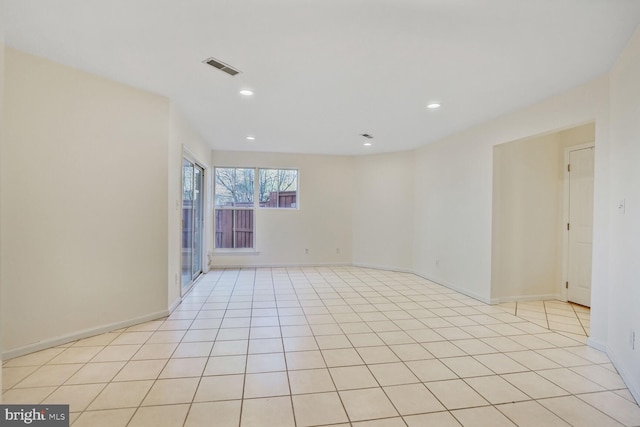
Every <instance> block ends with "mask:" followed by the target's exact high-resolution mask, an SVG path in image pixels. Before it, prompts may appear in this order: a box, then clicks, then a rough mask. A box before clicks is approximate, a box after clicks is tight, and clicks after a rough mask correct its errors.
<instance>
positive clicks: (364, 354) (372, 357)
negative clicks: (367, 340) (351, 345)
mask: <svg viewBox="0 0 640 427" xmlns="http://www.w3.org/2000/svg"><path fill="white" fill-rule="evenodd" d="M409 345H410V344H409ZM414 345H417V344H414ZM423 350H424V349H423ZM357 351H358V354H360V357H361V358H362V360H364V362H365V363H367V364H372V363H388V362H397V361H399V360H400V359H398V356H396V355H395V353H394V352H393V351H391V349H390V348H389V347H387V346H375V347H361V348H358V349H357Z"/></svg>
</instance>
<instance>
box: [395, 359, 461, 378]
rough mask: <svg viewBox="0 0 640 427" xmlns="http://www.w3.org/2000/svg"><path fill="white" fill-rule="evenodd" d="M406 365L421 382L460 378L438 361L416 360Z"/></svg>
mask: <svg viewBox="0 0 640 427" xmlns="http://www.w3.org/2000/svg"><path fill="white" fill-rule="evenodd" d="M406 365H407V366H408V367H409V369H411V371H412V372H413V373H414V374H415V375H416V376H417V377H418V379H419V380H420V381H423V382H428V381H440V380H449V379H454V378H458V376H457V375H456V374H455V373H454V372H453V371H452V370H451V369H449V368H448V367H447V366H446V365H445V364H444V363H442V362H441V361H440V360H438V359H429V360H416V361H412V362H407V363H406Z"/></svg>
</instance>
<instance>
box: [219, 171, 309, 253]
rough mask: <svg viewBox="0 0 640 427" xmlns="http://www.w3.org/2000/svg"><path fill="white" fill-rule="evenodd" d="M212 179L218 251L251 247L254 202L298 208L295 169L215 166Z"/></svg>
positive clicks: (252, 242)
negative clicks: (213, 179) (256, 183)
mask: <svg viewBox="0 0 640 427" xmlns="http://www.w3.org/2000/svg"><path fill="white" fill-rule="evenodd" d="M214 177H215V186H214V205H215V207H214V215H215V221H214V222H215V247H216V248H218V249H242V248H245V249H252V248H254V234H255V230H254V214H255V206H256V203H255V200H256V199H257V200H258V203H259V206H260V207H261V208H282V209H292V208H293V209H295V208H297V207H298V171H297V170H296V169H256V168H224V167H223V168H219V167H216V168H215V169H214ZM256 180H257V181H258V185H257V186H256V185H255V181H256ZM256 187H257V188H256Z"/></svg>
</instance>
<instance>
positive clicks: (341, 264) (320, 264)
mask: <svg viewBox="0 0 640 427" xmlns="http://www.w3.org/2000/svg"><path fill="white" fill-rule="evenodd" d="M352 265H353V264H351V263H350V262H313V263H299V264H298V263H291V264H215V265H212V266H211V270H219V269H221V268H287V267H332V266H335V267H350V266H352Z"/></svg>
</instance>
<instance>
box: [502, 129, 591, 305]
mask: <svg viewBox="0 0 640 427" xmlns="http://www.w3.org/2000/svg"><path fill="white" fill-rule="evenodd" d="M594 139H595V126H594V124H593V123H590V124H586V125H583V126H578V127H575V128H571V129H567V130H565V131H562V132H554V133H551V134H547V135H543V136H538V137H532V138H527V139H524V140H519V141H514V142H510V143H507V144H501V145H497V146H494V157H493V165H494V167H493V172H494V180H493V223H492V227H493V230H492V231H493V240H492V268H491V269H492V271H491V280H492V284H491V297H492V299H499V300H501V301H506V300H523V299H552V298H557V299H564V298H565V297H566V295H565V292H564V287H562V283H563V279H562V277H563V265H564V264H563V259H564V257H565V254H564V250H563V236H564V234H566V230H565V227H564V205H565V203H564V177H565V173H564V171H565V160H564V151H565V148H566V147H569V146H573V145H578V144H582V143H587V142H593V141H594Z"/></svg>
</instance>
